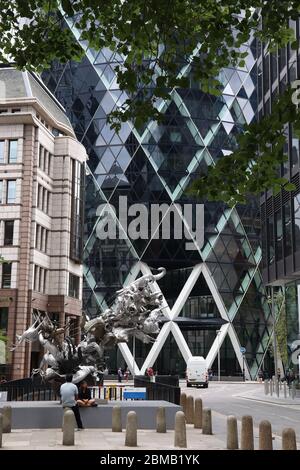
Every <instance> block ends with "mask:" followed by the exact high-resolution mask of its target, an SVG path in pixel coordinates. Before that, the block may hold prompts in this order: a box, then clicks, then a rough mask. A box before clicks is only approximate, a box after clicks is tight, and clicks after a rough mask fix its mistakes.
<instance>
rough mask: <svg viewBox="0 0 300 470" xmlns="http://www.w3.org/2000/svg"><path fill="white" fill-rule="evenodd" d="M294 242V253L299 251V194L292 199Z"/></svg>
mask: <svg viewBox="0 0 300 470" xmlns="http://www.w3.org/2000/svg"><path fill="white" fill-rule="evenodd" d="M294 241H295V251H300V194H297V196H295V197H294Z"/></svg>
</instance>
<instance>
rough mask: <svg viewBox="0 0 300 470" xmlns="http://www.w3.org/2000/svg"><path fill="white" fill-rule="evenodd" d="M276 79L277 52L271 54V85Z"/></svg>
mask: <svg viewBox="0 0 300 470" xmlns="http://www.w3.org/2000/svg"><path fill="white" fill-rule="evenodd" d="M276 78H277V52H272V54H271V81H272V83H273V82H274V81H275V80H276Z"/></svg>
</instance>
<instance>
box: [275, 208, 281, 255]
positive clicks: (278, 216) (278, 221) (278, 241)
mask: <svg viewBox="0 0 300 470" xmlns="http://www.w3.org/2000/svg"><path fill="white" fill-rule="evenodd" d="M275 227H276V259H277V260H280V259H282V233H283V232H282V217H281V212H280V211H278V212H276V213H275Z"/></svg>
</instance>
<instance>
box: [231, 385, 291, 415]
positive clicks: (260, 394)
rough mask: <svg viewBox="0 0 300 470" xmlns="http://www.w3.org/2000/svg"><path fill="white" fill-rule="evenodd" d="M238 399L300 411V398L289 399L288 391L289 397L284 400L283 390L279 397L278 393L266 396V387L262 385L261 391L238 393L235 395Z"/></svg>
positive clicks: (280, 391)
mask: <svg viewBox="0 0 300 470" xmlns="http://www.w3.org/2000/svg"><path fill="white" fill-rule="evenodd" d="M234 396H235V397H237V398H244V399H247V400H254V401H259V402H263V403H270V404H274V405H279V406H284V407H288V408H293V407H297V408H298V407H299V409H300V397H295V398H294V399H293V398H292V397H289V394H288V390H287V397H286V398H284V396H283V389H281V390H279V397H277V395H276V393H273V395H270V394H268V395H265V392H264V385H263V384H262V387H261V389H260V390H259V389H258V390H251V391H250V392H247V391H245V393H244V392H242V393H238V394H236V395H234Z"/></svg>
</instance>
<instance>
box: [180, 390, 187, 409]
mask: <svg viewBox="0 0 300 470" xmlns="http://www.w3.org/2000/svg"><path fill="white" fill-rule="evenodd" d="M180 406H181V408H182V411H183V412H184V414H185V413H186V393H181V395H180Z"/></svg>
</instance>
